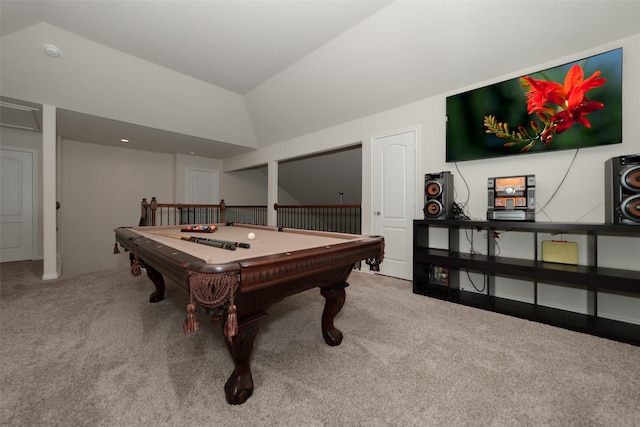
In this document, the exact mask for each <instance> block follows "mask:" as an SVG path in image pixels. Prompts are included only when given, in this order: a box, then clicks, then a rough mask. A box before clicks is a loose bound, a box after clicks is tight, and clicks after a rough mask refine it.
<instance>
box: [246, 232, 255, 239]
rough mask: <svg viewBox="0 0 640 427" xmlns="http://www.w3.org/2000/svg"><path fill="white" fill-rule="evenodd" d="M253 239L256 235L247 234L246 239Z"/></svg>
mask: <svg viewBox="0 0 640 427" xmlns="http://www.w3.org/2000/svg"><path fill="white" fill-rule="evenodd" d="M255 238H256V235H255V234H254V233H249V234H247V239H249V240H253V239H255Z"/></svg>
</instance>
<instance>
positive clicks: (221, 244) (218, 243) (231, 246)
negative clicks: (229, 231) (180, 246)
mask: <svg viewBox="0 0 640 427" xmlns="http://www.w3.org/2000/svg"><path fill="white" fill-rule="evenodd" d="M153 234H159V235H160V236H165V237H171V238H173V239H178V240H186V241H187V242H193V243H200V244H202V245H207V246H213V247H216V248H221V249H228V250H230V251H235V250H236V244H235V243H233V242H227V241H225V240H214V239H204V238H202V237H194V236H189V237H182V236H176V235H174V234H169V233H160V232H155V233H153Z"/></svg>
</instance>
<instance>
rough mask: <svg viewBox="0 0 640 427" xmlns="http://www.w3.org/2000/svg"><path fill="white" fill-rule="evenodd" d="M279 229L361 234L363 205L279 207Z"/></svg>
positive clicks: (274, 207) (277, 208) (277, 207)
mask: <svg viewBox="0 0 640 427" xmlns="http://www.w3.org/2000/svg"><path fill="white" fill-rule="evenodd" d="M273 209H275V210H276V211H277V212H278V215H277V216H278V227H288V228H300V229H304V230H317V231H335V232H339V233H349V234H360V230H361V223H362V221H361V211H362V208H361V205H278V204H274V205H273Z"/></svg>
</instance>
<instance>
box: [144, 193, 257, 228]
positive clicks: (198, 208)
mask: <svg viewBox="0 0 640 427" xmlns="http://www.w3.org/2000/svg"><path fill="white" fill-rule="evenodd" d="M227 222H240V223H243V224H253V225H266V224H267V207H266V206H228V205H227V204H226V203H225V202H224V199H223V200H221V201H220V204H217V205H209V204H186V203H158V201H157V200H156V198H155V197H152V198H151V202H147V199H146V198H144V199H142V202H141V204H140V223H139V225H141V226H148V225H181V224H215V223H227Z"/></svg>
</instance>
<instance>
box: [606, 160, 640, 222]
mask: <svg viewBox="0 0 640 427" xmlns="http://www.w3.org/2000/svg"><path fill="white" fill-rule="evenodd" d="M604 182H605V187H604V200H605V211H604V222H605V223H607V224H631V225H640V154H633V155H627V156H619V157H613V158H611V159H609V160H607V161H605V162H604Z"/></svg>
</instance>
